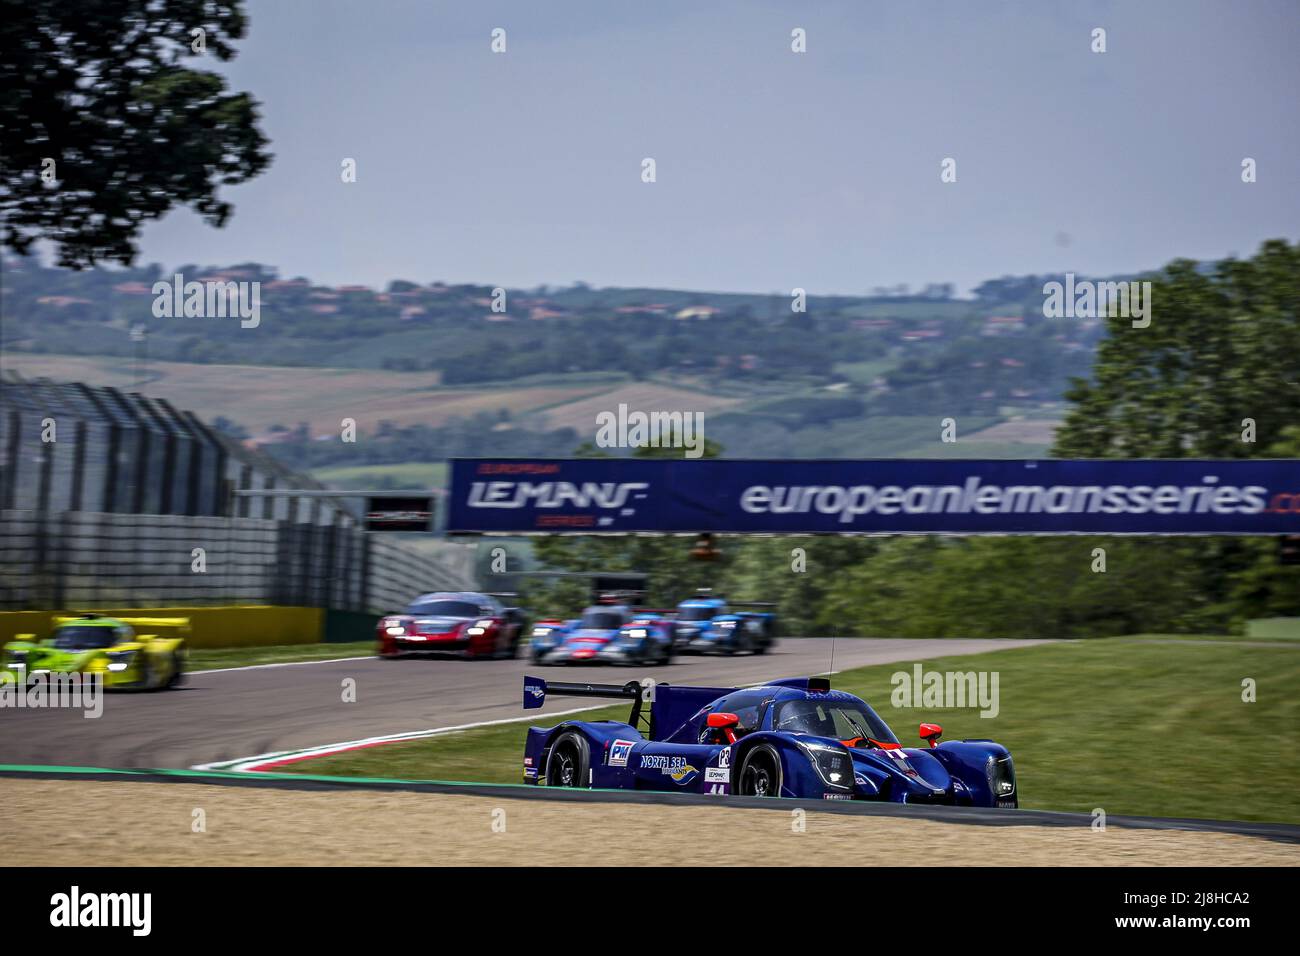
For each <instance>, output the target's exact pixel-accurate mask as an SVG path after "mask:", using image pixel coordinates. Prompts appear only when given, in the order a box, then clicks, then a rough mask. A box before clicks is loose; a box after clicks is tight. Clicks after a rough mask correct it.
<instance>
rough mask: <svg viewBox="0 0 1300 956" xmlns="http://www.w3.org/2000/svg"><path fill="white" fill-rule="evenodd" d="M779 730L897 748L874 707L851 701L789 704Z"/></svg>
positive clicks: (784, 706) (782, 713)
mask: <svg viewBox="0 0 1300 956" xmlns="http://www.w3.org/2000/svg"><path fill="white" fill-rule="evenodd" d="M773 726H774V727H775V729H777V730H784V731H786V732H788V733H794V734H812V735H813V736H816V737H833V738H835V739H836V740H857V739H859V738H864V739H865V740H867V741H871V740H875V741H878V742H880V743H882V744H896V743H898V738H897V737H895V736H894V732H893V731H892V730H890V729H889V725H888V724H886V723H885V722H884V721H883V720H881V719H880V717H879V716H878V715H877V714H876V712H875V711H873V710H872V709H871V708H870V707H863V706H862V705H861V704H859V703H857V702H856V701H848V700H787V701H785V702H784V703H782V704H781V705H780V707H779V708H778V709H777V712H776V720H775V722H774V724H773Z"/></svg>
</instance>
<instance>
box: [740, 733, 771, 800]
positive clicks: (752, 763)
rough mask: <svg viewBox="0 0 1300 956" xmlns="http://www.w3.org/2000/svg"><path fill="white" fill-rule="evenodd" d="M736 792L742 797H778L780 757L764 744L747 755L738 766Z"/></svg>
mask: <svg viewBox="0 0 1300 956" xmlns="http://www.w3.org/2000/svg"><path fill="white" fill-rule="evenodd" d="M736 792H737V793H738V794H739V795H740V796H742V797H779V796H780V795H781V757H780V755H778V754H777V752H776V751H775V750H773V749H772V748H771V747H769V746H767V745H766V744H760V745H759V746H757V747H755V748H754V749H753V750H751V751H750V752H749V753H747V754H746V755H745V760H744V762H743V763H741V765H740V783H739V786H738V787H737V790H736Z"/></svg>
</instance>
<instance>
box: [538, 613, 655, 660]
mask: <svg viewBox="0 0 1300 956" xmlns="http://www.w3.org/2000/svg"><path fill="white" fill-rule="evenodd" d="M673 627H674V622H673V621H672V620H671V619H669V618H666V617H665V616H664V614H663V612H661V611H652V610H646V609H643V608H634V607H630V606H628V605H626V604H596V605H593V606H592V607H589V608H587V609H586V610H585V611H583V612H582V617H580V618H576V619H574V620H572V621H558V620H544V621H538V622H537V623H536V624H535V625H534V626H533V633H532V638H531V644H530V647H531V651H530V653H531V656H532V659H533V661H534V662H535V663H538V664H668V663H670V662H671V661H672V658H673V652H674V650H675V647H674V637H673Z"/></svg>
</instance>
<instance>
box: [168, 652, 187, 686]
mask: <svg viewBox="0 0 1300 956" xmlns="http://www.w3.org/2000/svg"><path fill="white" fill-rule="evenodd" d="M183 683H185V656H184V655H183V654H173V655H172V672H171V676H170V677H168V678H167V683H165V684H163V690H175V689H176V688H177V687H180V686H181V684H183Z"/></svg>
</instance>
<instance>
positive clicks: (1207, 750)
mask: <svg viewBox="0 0 1300 956" xmlns="http://www.w3.org/2000/svg"><path fill="white" fill-rule="evenodd" d="M925 668H926V670H940V671H948V670H953V671H968V670H977V671H978V670H986V671H996V672H997V673H998V674H999V691H1000V694H999V696H1000V704H1001V707H1000V712H999V714H998V715H997V716H996V717H991V718H981V717H980V716H979V715H978V711H976V710H974V709H970V710H924V709H902V708H895V707H893V706H892V705H891V702H890V695H891V691H892V690H893V685H892V684H891V681H890V678H891V676H892V675H893V674H894V673H896V672H898V671H900V670H908V671H910V667H909V666H908V665H900V664H887V665H883V666H878V667H866V668H860V669H857V670H852V671H846V672H845V673H843V674H839V675H836V677H835V680H834V684H835V686H836V687H838V688H840V689H843V690H848V691H851V692H853V693H855V694H859V695H860V696H862V697H864V698H865V699H866V700H868V701H870V702H871V703H872V705H873V706H875V707H876V709H877V710H879V711H880V713H881V715H882V716H883V717H884V718H885V719H886V720H887V721H888V722H889V724H890V725H891V726H892V727H893V728H894V731H895V733H897V734H898V735H899V738H900V739H902V740H903V742H904V743H905V744H909V743H912V742H913V741H916V725H917V724H918V723H920V722H921V721H922V720H935V721H938V722H939V723H941V724H942V725H943V726H944V731H945V738H947V739H960V738H962V737H989V738H992V739H994V740H997V741H999V742H1000V743H1003V744H1005V745H1006V746H1008V747H1009V748H1010V749H1011V752H1012V753H1013V754H1014V755H1015V758H1016V769H1017V772H1018V774H1019V777H1020V787H1021V796H1020V799H1021V805H1022V806H1024V807H1030V808H1037V809H1052V810H1069V811H1076V812H1080V813H1090V812H1091V811H1092V810H1093V809H1094V808H1096V807H1101V808H1103V809H1104V810H1105V811H1106V812H1107V813H1111V814H1116V813H1119V814H1138V815H1147V816H1174V817H1201V818H1207V819H1232V820H1265V821H1273V822H1287V823H1300V790H1297V789H1296V788H1295V787H1291V786H1288V785H1287V784H1288V782H1290V781H1294V780H1296V779H1300V748H1298V747H1297V739H1296V728H1297V727H1300V653H1296V650H1295V649H1294V648H1290V647H1285V646H1283V647H1278V648H1272V647H1268V648H1264V647H1244V646H1225V645H1216V644H1212V643H1208V642H1205V643H1200V644H1180V645H1174V644H1142V643H1133V642H1131V641H1130V640H1127V639H1124V638H1115V639H1108V640H1091V641H1079V642H1072V643H1069V644H1049V645H1039V646H1035V647H1024V648H1014V649H1011V650H1006V651H998V652H994V653H990V654H979V655H968V656H961V657H941V658H934V659H930V660H928V661H926V664H925ZM1247 677H1249V678H1253V679H1254V680H1255V681H1256V683H1257V697H1258V701H1257V702H1256V703H1249V704H1248V703H1243V702H1242V700H1241V695H1242V687H1241V682H1242V679H1243V678H1247ZM626 717H627V708H626V707H621V706H620V707H611V708H604V709H602V710H599V711H592V712H590V713H588V714H584V715H583V719H593V720H594V719H601V718H611V719H616V720H625V719H626ZM547 722H549V721H547V720H546V718H539V720H538V723H547ZM526 726H527V724H524V723H519V724H506V725H503V726H498V727H485V728H482V729H479V730H471V731H464V732H459V733H454V734H446V735H443V736H439V737H432V738H427V739H424V740H416V741H410V742H405V743H400V744H391V745H385V746H382V747H374V748H370V749H367V750H359V751H353V752H351V753H346V754H336V755H334V756H330V757H321V758H318V759H315V760H307V761H303V762H302V763H300V764H296V765H290V767H289V768H287V769H291V770H295V771H297V772H300V773H314V774H335V775H341V776H354V775H357V776H383V777H402V778H413V779H435V780H439V779H441V780H476V781H482V782H499V783H517V782H519V780H520V779H521V772H522V771H521V763H520V761H521V757H522V753H523V738H524V730H525V727H526ZM917 743H918V744H919V741H917Z"/></svg>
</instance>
